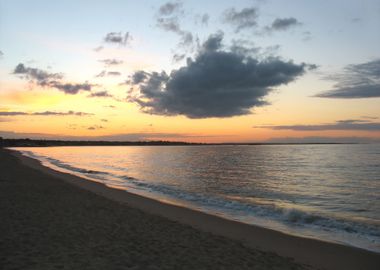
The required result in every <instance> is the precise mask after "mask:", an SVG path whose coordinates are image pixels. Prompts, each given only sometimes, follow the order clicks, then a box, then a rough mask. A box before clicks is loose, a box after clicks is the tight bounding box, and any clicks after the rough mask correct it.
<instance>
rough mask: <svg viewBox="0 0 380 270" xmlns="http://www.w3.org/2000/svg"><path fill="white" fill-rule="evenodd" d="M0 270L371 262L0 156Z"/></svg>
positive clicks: (345, 250) (375, 257) (355, 252)
mask: <svg viewBox="0 0 380 270" xmlns="http://www.w3.org/2000/svg"><path fill="white" fill-rule="evenodd" d="M0 172H1V174H0V193H1V194H0V200H1V204H0V215H1V222H0V266H1V269H377V267H378V266H379V265H380V254H378V253H374V252H370V251H366V250H363V249H358V248H353V247H348V246H343V245H339V244H333V243H328V242H323V241H319V240H315V239H308V238H301V237H296V236H292V235H287V234H284V233H281V232H277V231H274V230H270V229H265V228H261V227H258V226H253V225H248V224H243V223H240V222H236V221H232V220H227V219H223V218H221V217H217V216H212V215H208V214H205V213H201V212H198V211H195V210H190V209H187V208H184V207H180V206H175V205H170V204H166V203H163V202H159V201H155V200H152V199H148V198H145V197H142V196H139V195H135V194H132V193H128V192H126V191H124V190H118V189H112V188H109V187H106V186H104V185H102V184H100V183H96V182H92V181H88V180H85V179H81V178H79V177H77V176H73V175H69V174H65V173H61V172H57V171H54V170H52V169H49V168H47V167H44V166H42V165H41V164H40V163H39V162H38V161H36V160H33V159H30V158H27V157H22V156H21V155H20V154H18V153H16V152H14V151H10V150H3V149H1V150H0Z"/></svg>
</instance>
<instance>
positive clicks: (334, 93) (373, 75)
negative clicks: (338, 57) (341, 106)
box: [315, 59, 380, 98]
mask: <svg viewBox="0 0 380 270" xmlns="http://www.w3.org/2000/svg"><path fill="white" fill-rule="evenodd" d="M326 79H328V80H333V81H335V82H336V83H335V85H334V89H332V90H328V91H324V92H322V93H319V94H317V95H315V97H322V98H376V97H380V59H377V60H373V61H369V62H366V63H362V64H354V65H348V66H346V67H345V68H344V70H343V73H341V74H334V75H331V76H328V77H327V78H326Z"/></svg>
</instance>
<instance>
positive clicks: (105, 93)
mask: <svg viewBox="0 0 380 270" xmlns="http://www.w3.org/2000/svg"><path fill="white" fill-rule="evenodd" d="M88 97H113V96H112V95H111V94H110V93H108V91H106V90H104V91H99V92H93V93H91V94H90V95H88Z"/></svg>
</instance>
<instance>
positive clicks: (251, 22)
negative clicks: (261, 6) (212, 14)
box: [223, 8, 258, 32]
mask: <svg viewBox="0 0 380 270" xmlns="http://www.w3.org/2000/svg"><path fill="white" fill-rule="evenodd" d="M257 18H258V10H257V8H244V9H242V10H241V11H237V10H236V9H235V8H231V9H228V10H226V11H225V12H224V16H223V20H224V22H226V23H230V24H231V25H233V26H234V27H235V32H239V31H241V30H243V29H247V28H248V29H249V28H254V27H256V26H257Z"/></svg>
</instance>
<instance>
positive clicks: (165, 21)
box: [156, 2, 194, 48]
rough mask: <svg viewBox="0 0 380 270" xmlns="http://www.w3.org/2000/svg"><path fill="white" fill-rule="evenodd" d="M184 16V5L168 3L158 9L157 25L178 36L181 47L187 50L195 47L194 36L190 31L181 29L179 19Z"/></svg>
mask: <svg viewBox="0 0 380 270" xmlns="http://www.w3.org/2000/svg"><path fill="white" fill-rule="evenodd" d="M183 14H184V11H183V9H182V3H180V2H167V3H165V4H163V5H161V6H160V8H159V9H158V12H157V19H156V25H157V27H159V28H161V29H163V30H165V31H168V32H173V33H175V34H177V35H178V36H179V37H180V39H181V40H180V43H179V46H181V47H184V48H186V47H191V46H192V45H193V43H194V36H193V34H192V33H191V32H190V31H185V30H183V29H182V28H181V26H180V23H179V17H180V16H182V15H183Z"/></svg>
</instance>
